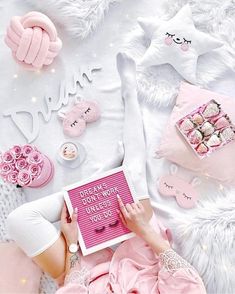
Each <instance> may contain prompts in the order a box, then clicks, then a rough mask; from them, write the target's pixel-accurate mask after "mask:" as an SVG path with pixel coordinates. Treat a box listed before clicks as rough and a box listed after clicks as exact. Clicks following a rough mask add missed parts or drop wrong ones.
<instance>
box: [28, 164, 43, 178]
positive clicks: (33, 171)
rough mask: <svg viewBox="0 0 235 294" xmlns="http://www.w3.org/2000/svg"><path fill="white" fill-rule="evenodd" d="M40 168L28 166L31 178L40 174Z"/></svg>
mask: <svg viewBox="0 0 235 294" xmlns="http://www.w3.org/2000/svg"><path fill="white" fill-rule="evenodd" d="M41 171H42V168H41V166H40V165H38V164H31V165H30V166H29V172H30V174H31V175H32V176H33V177H38V176H39V175H40V174H41Z"/></svg>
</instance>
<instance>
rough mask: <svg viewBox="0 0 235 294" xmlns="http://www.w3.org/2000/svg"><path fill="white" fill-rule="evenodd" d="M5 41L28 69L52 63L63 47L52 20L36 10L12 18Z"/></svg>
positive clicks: (17, 59) (15, 56)
mask: <svg viewBox="0 0 235 294" xmlns="http://www.w3.org/2000/svg"><path fill="white" fill-rule="evenodd" d="M5 43H6V44H7V46H8V47H9V48H10V49H11V50H12V55H13V57H14V59H15V60H16V61H17V62H18V63H20V64H21V65H23V66H24V67H25V68H27V69H39V68H41V67H42V66H43V65H49V64H51V63H52V62H53V60H54V58H55V57H56V56H57V55H58V53H59V51H60V49H61V47H62V42H61V40H60V39H59V38H58V37H57V31H56V28H55V26H54V24H53V23H52V21H51V20H50V19H49V18H48V17H47V16H46V15H45V14H42V13H40V12H36V11H32V12H29V13H27V14H26V15H24V16H22V17H19V16H14V17H13V18H12V19H11V22H10V26H9V27H8V28H7V34H6V37H5Z"/></svg>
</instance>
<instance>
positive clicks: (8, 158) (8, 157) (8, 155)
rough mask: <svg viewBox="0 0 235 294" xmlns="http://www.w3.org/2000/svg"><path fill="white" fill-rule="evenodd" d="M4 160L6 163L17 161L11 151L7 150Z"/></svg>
mask: <svg viewBox="0 0 235 294" xmlns="http://www.w3.org/2000/svg"><path fill="white" fill-rule="evenodd" d="M3 161H4V162H5V163H12V162H14V161H15V159H14V157H13V155H12V153H11V152H10V151H7V152H5V153H4V154H3Z"/></svg>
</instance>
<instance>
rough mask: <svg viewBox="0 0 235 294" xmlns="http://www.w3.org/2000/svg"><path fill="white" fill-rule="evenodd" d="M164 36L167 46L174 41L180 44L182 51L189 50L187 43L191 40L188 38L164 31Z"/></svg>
mask: <svg viewBox="0 0 235 294" xmlns="http://www.w3.org/2000/svg"><path fill="white" fill-rule="evenodd" d="M165 35H166V37H165V40H164V42H165V44H166V45H167V46H170V45H171V44H173V43H175V44H177V45H180V48H181V50H182V51H188V50H189V45H190V44H191V43H192V41H191V40H188V39H186V38H184V37H183V38H180V37H179V36H177V35H176V34H173V33H169V32H166V34H165Z"/></svg>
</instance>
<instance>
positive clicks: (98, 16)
mask: <svg viewBox="0 0 235 294" xmlns="http://www.w3.org/2000/svg"><path fill="white" fill-rule="evenodd" d="M25 1H26V2H27V3H28V4H30V5H32V6H33V7H34V8H36V9H38V10H40V11H42V12H44V13H45V14H47V15H48V16H49V17H50V18H51V19H53V20H54V21H56V22H57V23H58V24H60V25H61V27H62V28H64V29H65V30H66V31H67V32H68V33H69V34H70V35H71V36H72V37H79V38H82V39H83V38H86V37H87V36H88V35H89V34H90V33H91V32H93V31H94V30H95V29H96V28H97V26H98V25H99V23H100V22H101V21H102V20H103V18H104V15H105V12H107V11H108V9H109V6H110V4H111V3H114V2H118V1H120V0H89V1H87V0H86V1H84V0H75V1H74V0H46V1H43V0H34V1H32V0H25Z"/></svg>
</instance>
